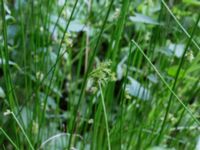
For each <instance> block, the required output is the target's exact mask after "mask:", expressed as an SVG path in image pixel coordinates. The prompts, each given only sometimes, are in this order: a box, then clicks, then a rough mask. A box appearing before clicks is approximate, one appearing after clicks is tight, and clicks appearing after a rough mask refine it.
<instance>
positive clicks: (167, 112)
mask: <svg viewBox="0 0 200 150" xmlns="http://www.w3.org/2000/svg"><path fill="white" fill-rule="evenodd" d="M199 20H200V15H199V17H198V19H197V21H196V23H195V26H194V29H193V31H192V34H191V36H190V38H189V40H188V42H187V45H186V47H185V49H184V52H183V55H182V57H181V61H180V63H179V66H178V70H177V71H176V75H175V80H174V83H173V86H172V91H174V90H175V87H176V83H177V81H178V77H179V73H180V70H181V67H182V65H183V63H184V59H185V55H186V52H187V51H188V48H189V46H190V44H191V40H192V37H193V36H194V33H195V31H196V28H197V26H198V23H199ZM172 99H173V93H172V92H171V93H170V96H169V100H168V104H167V108H166V113H165V116H164V120H163V122H162V125H161V130H160V134H159V136H158V138H157V144H158V143H159V142H160V139H161V135H162V132H163V130H164V126H165V124H166V121H167V118H168V114H169V110H170V106H171V103H172Z"/></svg>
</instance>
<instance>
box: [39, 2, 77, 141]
mask: <svg viewBox="0 0 200 150" xmlns="http://www.w3.org/2000/svg"><path fill="white" fill-rule="evenodd" d="M78 1H79V0H76V1H75V3H74V6H73V9H72V12H71V15H70V18H69V20H68V22H67V25H66V27H65V30H64V33H63V36H62V39H61V42H60V45H59V48H58V52H57V57H56V62H55V64H54V68H53V70H52V76H51V78H50V82H49V85H48V88H47V92H46V97H45V100H44V106H43V109H42V117H41V123H42V122H43V120H44V116H45V110H46V105H47V99H48V95H49V92H50V89H51V85H52V81H53V77H54V73H55V70H56V65H57V64H58V62H59V58H60V57H59V56H60V51H61V47H62V44H63V41H64V38H65V35H66V33H67V30H68V27H69V24H70V22H71V20H72V17H73V15H74V12H75V9H76V6H77V4H78ZM40 126H41V125H40ZM39 133H40V128H39ZM39 133H38V135H40V134H39ZM38 138H39V137H38Z"/></svg>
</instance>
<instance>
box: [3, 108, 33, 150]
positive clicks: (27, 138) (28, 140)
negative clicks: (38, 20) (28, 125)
mask: <svg viewBox="0 0 200 150" xmlns="http://www.w3.org/2000/svg"><path fill="white" fill-rule="evenodd" d="M10 114H11V115H12V116H13V118H14V120H15V121H16V123H17V124H18V126H19V128H20V129H21V131H22V133H23V134H24V136H25V138H26V140H27V142H28V144H29V146H30V148H31V149H32V150H34V147H33V145H32V143H31V141H30V139H29V137H28V136H27V134H26V132H25V130H24V128H23V127H22V125H21V124H20V122H19V121H18V119H17V117H16V116H15V114H14V113H13V112H12V111H10V110H7V112H5V113H4V115H10Z"/></svg>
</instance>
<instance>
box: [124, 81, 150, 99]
mask: <svg viewBox="0 0 200 150" xmlns="http://www.w3.org/2000/svg"><path fill="white" fill-rule="evenodd" d="M128 78H129V80H130V81H131V84H128V85H127V86H126V92H127V93H128V94H130V95H131V96H135V97H138V98H139V99H142V100H149V99H150V91H149V90H148V89H146V88H145V87H144V86H143V85H141V84H140V83H139V82H138V81H137V80H135V79H133V78H131V77H128Z"/></svg>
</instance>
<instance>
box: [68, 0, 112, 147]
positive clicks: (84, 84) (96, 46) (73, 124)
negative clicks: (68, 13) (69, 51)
mask: <svg viewBox="0 0 200 150" xmlns="http://www.w3.org/2000/svg"><path fill="white" fill-rule="evenodd" d="M113 2H114V0H111V2H110V5H109V8H108V11H107V13H106V16H105V19H104V21H103V25H102V27H101V30H100V33H99V35H98V38H97V42H96V45H95V48H94V50H93V52H92V56H91V57H90V59H89V65H88V69H87V72H86V73H85V75H84V79H83V84H82V86H81V92H80V95H79V98H78V104H77V105H76V109H75V112H74V118H73V120H72V130H71V131H72V132H71V133H73V132H74V131H75V123H76V117H77V114H78V109H79V105H80V102H81V100H82V97H83V93H84V90H85V86H86V82H87V78H88V75H89V72H90V70H91V67H92V65H93V62H94V58H95V55H96V54H97V50H98V47H99V43H100V40H101V36H102V34H103V31H104V28H105V25H106V22H107V19H108V16H109V14H110V11H111V8H112V5H113ZM71 140H72V136H70V140H69V146H68V149H69V150H70V146H71Z"/></svg>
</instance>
